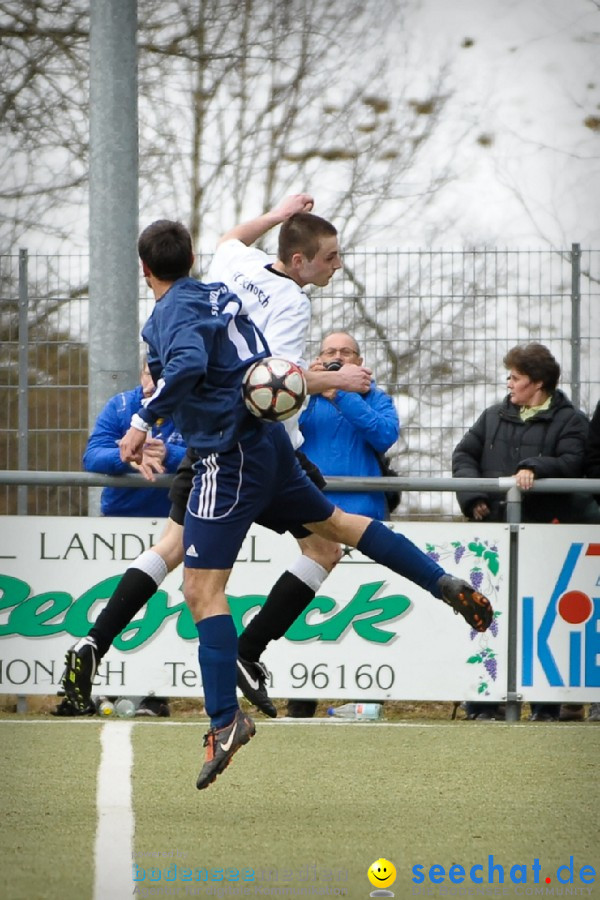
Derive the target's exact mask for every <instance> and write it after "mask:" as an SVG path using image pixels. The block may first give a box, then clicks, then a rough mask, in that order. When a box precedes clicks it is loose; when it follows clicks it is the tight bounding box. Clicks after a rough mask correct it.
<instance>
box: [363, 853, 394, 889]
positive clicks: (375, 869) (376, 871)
mask: <svg viewBox="0 0 600 900" xmlns="http://www.w3.org/2000/svg"><path fill="white" fill-rule="evenodd" d="M367 875H368V878H369V881H370V882H371V884H372V885H373V886H374V887H379V888H386V887H389V886H390V885H391V884H393V883H394V882H395V880H396V867H395V865H394V863H391V862H390V861H389V859H376V860H375V862H374V863H371V865H370V866H369V868H368V870H367Z"/></svg>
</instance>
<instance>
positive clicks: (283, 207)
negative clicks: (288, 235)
mask: <svg viewBox="0 0 600 900" xmlns="http://www.w3.org/2000/svg"><path fill="white" fill-rule="evenodd" d="M314 205H315V201H314V198H313V197H312V196H311V195H310V194H292V195H291V196H290V197H286V198H285V200H282V201H281V203H280V204H279V205H278V206H276V207H275V209H274V210H273V212H274V213H275V215H276V216H277V218H278V219H279V220H280V221H281V222H285V220H286V219H289V218H290V216H295V215H296V213H301V212H311V211H312V208H313V206H314Z"/></svg>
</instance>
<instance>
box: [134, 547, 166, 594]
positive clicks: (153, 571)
mask: <svg viewBox="0 0 600 900" xmlns="http://www.w3.org/2000/svg"><path fill="white" fill-rule="evenodd" d="M129 568H130V569H139V570H140V571H141V572H145V574H146V575H149V576H150V578H151V579H152V580H153V581H154V582H155V584H156V587H158V586H159V585H160V584H162V583H163V581H164V580H165V578H166V577H167V575H168V574H169V570H168V568H167V564H166V562H165V561H164V559H163V558H162V556H161V555H160V554H159V553H157V552H156V550H144V552H143V553H140V555H139V556H138V558H137V559H136V560H135V561H134V562H132V564H131V565H130V566H129Z"/></svg>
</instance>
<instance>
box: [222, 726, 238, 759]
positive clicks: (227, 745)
mask: <svg viewBox="0 0 600 900" xmlns="http://www.w3.org/2000/svg"><path fill="white" fill-rule="evenodd" d="M236 731H237V722H236V723H235V725H234V726H233V728H232V729H231V734H230V735H229V737H228V738H227V740H226V741H225V743H223V742H222V741H219V746H220V748H221V750H223V752H224V753H227V752H228V750H229V748H230V747H231V745H232V743H233V739H234V737H235V734H236Z"/></svg>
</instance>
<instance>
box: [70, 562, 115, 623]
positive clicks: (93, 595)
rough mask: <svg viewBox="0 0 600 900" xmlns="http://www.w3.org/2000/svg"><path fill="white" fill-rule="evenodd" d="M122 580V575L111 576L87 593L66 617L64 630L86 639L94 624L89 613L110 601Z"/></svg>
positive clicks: (74, 604)
mask: <svg viewBox="0 0 600 900" xmlns="http://www.w3.org/2000/svg"><path fill="white" fill-rule="evenodd" d="M120 580H121V575H111V576H110V578H105V579H104V580H103V581H100V582H98V584H94V585H92V587H91V588H90V589H89V590H87V591H85V592H84V593H83V594H82V595H81V597H79V598H78V599H77V600H76V601H75V603H73V605H72V606H71V609H70V610H69V612H68V613H67V614H66V616H65V622H64V629H65V631H66V632H68V633H69V634H72V635H73V637H85V635H86V634H87V633H88V631H89V630H90V628H91V627H92V623H91V622H90V620H89V617H88V616H89V611H90V609H91V608H92V606H93V605H94V603H98V601H100V600H108V598H109V597H110V595H111V594H112V592H113V591H114V589H115V588H116V586H117V584H118V583H119V581H120Z"/></svg>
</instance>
